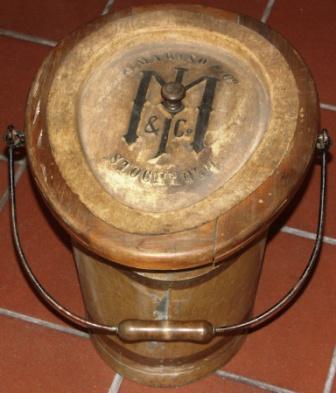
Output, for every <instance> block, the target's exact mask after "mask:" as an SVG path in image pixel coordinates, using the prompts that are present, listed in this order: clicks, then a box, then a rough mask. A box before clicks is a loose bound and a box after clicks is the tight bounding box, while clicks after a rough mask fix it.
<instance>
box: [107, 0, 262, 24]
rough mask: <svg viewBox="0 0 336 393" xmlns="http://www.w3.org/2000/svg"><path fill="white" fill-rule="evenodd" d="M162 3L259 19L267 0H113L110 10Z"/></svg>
mask: <svg viewBox="0 0 336 393" xmlns="http://www.w3.org/2000/svg"><path fill="white" fill-rule="evenodd" d="M162 3H163V4H164V3H171V4H173V3H174V4H186V3H188V4H193V3H195V4H204V5H207V6H210V7H217V8H221V9H225V10H230V11H233V12H238V13H242V14H246V15H250V16H253V17H255V18H257V19H260V18H261V16H262V14H263V12H264V9H265V6H266V4H267V0H250V1H246V0H236V1H230V0H203V1H201V0H189V1H185V0H169V1H167V0H115V3H114V5H113V7H112V11H115V10H119V9H123V8H127V7H131V6H138V5H150V4H162Z"/></svg>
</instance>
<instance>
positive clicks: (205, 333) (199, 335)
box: [5, 126, 331, 343]
mask: <svg viewBox="0 0 336 393" xmlns="http://www.w3.org/2000/svg"><path fill="white" fill-rule="evenodd" d="M5 140H6V143H7V145H8V153H9V160H8V170H9V196H10V208H11V210H10V211H11V223H12V231H13V239H14V244H15V248H16V251H17V253H18V256H19V261H20V264H21V267H22V269H23V271H24V272H25V274H26V276H27V278H28V280H29V281H30V283H31V284H32V285H33V287H34V288H35V290H36V292H37V293H38V295H39V296H40V297H41V298H42V299H43V300H44V301H45V302H46V303H47V304H48V305H49V306H51V307H52V308H53V309H54V310H55V311H56V312H57V313H58V314H60V315H61V316H62V317H64V318H65V319H66V320H67V321H69V322H71V323H74V324H76V325H77V326H79V327H81V328H85V329H88V330H90V331H94V332H99V333H105V334H114V335H117V336H118V337H119V338H120V339H122V340H124V341H129V342H135V341H190V342H200V343H206V342H209V341H211V339H212V338H213V337H215V336H216V335H223V334H232V333H238V332H240V333H241V332H242V331H246V330H248V329H251V328H252V327H253V328H256V327H258V326H260V325H261V324H264V323H266V322H269V321H270V320H271V319H273V318H274V317H275V316H277V315H278V314H279V313H280V312H281V311H282V310H283V309H284V308H285V307H286V306H287V305H288V304H290V303H291V302H292V301H293V300H294V299H295V297H296V296H297V295H298V294H299V293H300V292H301V290H302V289H303V288H304V287H305V285H306V284H307V282H308V280H309V278H310V276H311V273H312V271H313V270H314V268H315V265H316V263H317V260H318V256H319V254H320V250H321V246H322V243H323V227H324V221H325V205H326V190H327V154H328V149H329V146H330V144H331V139H330V137H329V135H328V132H327V130H326V129H323V130H322V131H321V133H320V134H319V135H318V138H317V142H316V148H317V150H318V151H319V152H320V153H321V161H322V162H321V186H320V210H319V217H318V226H317V235H316V241H315V244H314V247H313V251H312V254H311V256H310V259H309V261H308V264H307V266H306V268H305V270H304V272H303V273H302V275H301V277H300V278H299V280H298V282H297V283H296V285H295V286H294V287H293V288H292V289H291V290H290V291H289V292H288V293H287V294H286V295H285V296H284V297H283V298H282V299H281V300H280V301H279V302H278V303H276V304H275V305H274V306H272V307H271V308H269V309H268V310H267V311H265V312H263V313H262V314H260V315H258V316H256V317H253V318H251V319H249V320H247V321H246V322H242V323H239V324H234V325H229V326H218V327H214V326H213V325H212V324H211V323H210V322H207V321H171V320H167V321H142V320H126V321H122V322H120V323H119V325H116V326H109V325H104V324H100V323H95V322H92V321H89V320H87V319H85V318H82V317H80V316H78V315H76V314H74V313H72V312H71V311H69V310H68V309H66V308H65V307H63V306H62V305H61V304H60V303H58V302H57V301H56V300H55V299H54V298H53V297H52V296H51V295H50V294H49V293H48V292H47V291H46V290H45V289H44V287H43V286H42V285H41V284H40V282H39V281H38V279H37V278H36V277H35V275H34V273H33V272H32V270H31V268H30V266H29V264H28V262H27V259H26V257H25V254H24V252H23V250H22V247H21V241H20V237H19V233H18V227H17V218H16V199H15V180H14V178H15V177H14V172H15V169H14V151H15V149H17V148H19V147H23V146H24V144H25V138H24V133H23V132H21V131H17V130H16V129H15V128H14V127H13V126H9V127H8V129H7V131H6V135H5Z"/></svg>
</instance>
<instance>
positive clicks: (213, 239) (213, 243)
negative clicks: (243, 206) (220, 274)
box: [212, 217, 219, 265]
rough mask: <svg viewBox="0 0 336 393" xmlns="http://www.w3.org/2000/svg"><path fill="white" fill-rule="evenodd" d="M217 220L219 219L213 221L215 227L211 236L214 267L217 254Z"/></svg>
mask: <svg viewBox="0 0 336 393" xmlns="http://www.w3.org/2000/svg"><path fill="white" fill-rule="evenodd" d="M218 220H219V217H217V218H216V220H215V225H214V229H213V234H212V264H213V265H215V260H216V252H217V234H218Z"/></svg>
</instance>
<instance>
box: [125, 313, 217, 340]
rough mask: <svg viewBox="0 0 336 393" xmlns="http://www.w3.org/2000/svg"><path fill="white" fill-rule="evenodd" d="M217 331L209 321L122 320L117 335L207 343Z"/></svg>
mask: <svg viewBox="0 0 336 393" xmlns="http://www.w3.org/2000/svg"><path fill="white" fill-rule="evenodd" d="M214 334H215V331H214V327H213V326H212V325H211V323H209V322H207V321H192V322H187V321H140V320H135V319H128V320H125V321H122V322H120V324H119V326H118V331H117V335H118V337H119V338H120V339H121V340H123V341H128V342H135V341H191V342H198V343H207V342H209V341H210V340H211V339H212V338H213V337H214Z"/></svg>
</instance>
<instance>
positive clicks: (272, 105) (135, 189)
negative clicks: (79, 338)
mask: <svg viewBox="0 0 336 393" xmlns="http://www.w3.org/2000/svg"><path fill="white" fill-rule="evenodd" d="M317 108H318V105H317V98H316V92H315V88H314V84H313V82H312V79H311V77H310V74H309V72H308V70H307V68H306V66H305V65H304V63H303V62H302V60H301V58H300V57H299V55H298V54H297V52H296V51H294V50H293V49H292V48H291V47H290V46H289V44H288V43H287V42H286V41H285V40H284V39H283V38H282V37H281V36H280V35H279V34H277V33H275V32H273V31H271V30H270V29H269V28H268V27H266V26H265V25H263V24H261V23H259V22H256V21H254V20H251V19H250V18H247V17H244V16H240V15H237V14H234V13H230V12H223V11H220V10H215V9H210V8H204V7H200V6H172V5H167V6H152V7H145V8H135V9H131V10H128V11H125V12H122V13H118V14H111V15H107V16H105V17H103V18H100V19H98V20H97V21H95V22H94V23H92V24H89V25H87V26H85V27H84V28H83V29H81V30H79V31H78V32H75V33H74V34H72V35H70V36H69V37H68V38H66V39H65V40H64V41H63V42H62V43H60V44H59V45H58V46H57V47H56V48H55V49H54V50H53V51H52V52H51V53H50V55H49V56H48V58H47V59H46V60H45V62H44V64H43V66H42V67H41V69H40V71H39V73H38V75H37V77H36V80H35V82H34V84H33V86H32V89H31V93H30V96H29V101H28V109H27V116H26V130H27V138H28V141H27V143H28V154H29V162H30V167H31V170H32V173H33V175H34V178H35V180H36V182H37V185H38V187H39V189H40V191H41V193H42V194H43V196H44V198H45V200H46V203H47V205H48V206H49V207H50V209H51V210H52V211H53V213H54V214H55V216H56V217H57V218H58V219H59V221H60V222H61V224H62V225H63V226H64V228H65V229H66V230H67V231H68V232H69V234H70V235H71V237H72V239H73V244H74V253H75V259H76V263H77V267H78V271H79V277H80V282H81V287H82V291H83V296H84V300H85V305H86V308H87V314H88V317H89V319H91V320H92V321H95V322H97V323H102V324H106V325H116V324H119V323H120V322H121V321H124V320H133V322H127V323H126V324H125V326H126V328H125V331H124V336H122V334H121V336H122V337H121V338H120V337H116V336H113V335H112V334H111V335H109V334H103V333H101V332H99V331H98V332H94V333H93V334H92V340H93V343H94V345H95V346H96V348H97V350H98V352H99V353H100V355H101V356H102V357H103V358H104V359H105V360H106V361H107V363H108V364H110V365H111V366H112V367H113V368H114V369H115V370H116V371H117V372H119V373H121V374H123V375H125V376H126V377H127V378H130V379H133V380H135V381H138V382H140V383H143V384H148V385H154V386H176V385H182V384H185V383H188V382H191V381H194V380H196V379H199V378H201V377H203V376H205V375H207V374H209V373H211V372H212V371H214V370H215V369H218V368H220V367H222V366H223V365H224V364H225V363H226V362H227V361H228V360H229V359H230V358H231V357H232V356H233V355H234V353H236V352H237V350H238V349H239V347H240V346H241V344H242V342H243V339H244V337H245V335H244V333H245V332H240V333H239V334H231V335H225V336H219V337H215V338H213V337H212V336H211V334H212V331H211V327H210V328H209V327H208V326H223V325H224V326H225V325H230V324H237V323H240V322H243V321H244V320H246V319H247V318H248V317H249V316H250V315H251V312H252V308H253V303H254V299H255V293H256V289H257V283H258V279H259V274H260V270H261V265H262V257H263V252H264V246H265V238H266V235H267V231H268V228H269V226H270V224H271V223H272V221H273V220H274V219H275V218H276V217H277V216H278V215H279V213H280V212H281V211H282V210H283V208H284V207H285V206H286V205H287V203H288V201H289V200H290V199H291V198H292V196H293V195H294V193H295V191H296V190H297V189H298V187H299V186H300V184H301V182H302V180H303V177H304V175H305V174H306V172H307V169H308V167H309V164H310V162H311V159H312V154H313V151H314V148H315V141H316V135H317V128H318V123H317V119H318V115H317V113H318V109H317ZM134 321H135V322H134ZM137 321H138V322H137ZM139 321H149V324H148V326H142V325H141V323H140V322H139ZM151 321H153V322H151ZM171 321H182V322H181V323H180V324H179V325H178V324H177V325H178V326H177V325H176V326H177V327H178V329H177V330H178V331H179V332H180V333H181V332H182V333H183V332H185V331H187V330H188V329H187V328H184V326H187V325H183V323H187V322H188V321H191V322H192V323H194V325H193V326H196V327H197V326H198V331H201V333H202V334H203V336H204V337H203V339H202V340H200V339H199V337H196V336H194V337H191V338H190V337H189V338H187V339H186V340H185V341H188V342H184V340H183V339H181V338H183V337H184V336H183V334H184V333H183V334H182V333H181V336H179V337H177V336H174V335H173V336H172V335H170V334H171V332H172V330H169V329H171V325H170V323H171ZM195 321H208V322H209V323H210V325H209V324H208V325H206V324H204V323H203V325H202V323H199V325H197V324H196V325H195V323H196V322H195ZM156 322H159V324H161V325H160V326H165V327H166V330H164V331H163V330H162V332H163V333H162V332H159V333H158V332H157V331H156V330H155V329H156V327H157V326H158V325H157V324H155V323H156ZM132 323H133V325H132ZM140 325H141V326H140ZM123 326H124V325H123ZM134 326H135V327H134ZM139 326H140V327H141V329H143V332H145V333H146V334H149V336H146V337H147V339H146V337H145V336H144V334H143V335H142V336H141V337H140V336H138V335H137V329H138V330H139V329H140V328H139ZM132 329H133V330H132ZM183 329H184V330H183ZM119 330H120V331H121V330H122V329H121V328H120V329H119ZM196 331H197V328H195V329H194V332H196ZM134 332H135V333H134ZM148 332H149V333H148ZM153 332H154V333H153ZM155 332H156V333H155ZM161 333H162V334H161ZM196 333H197V332H196ZM151 334H152V335H151ZM182 336H183V337H182ZM210 336H211V337H210ZM184 338H185V337H184ZM195 341H198V342H195ZM200 341H202V342H200Z"/></svg>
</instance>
